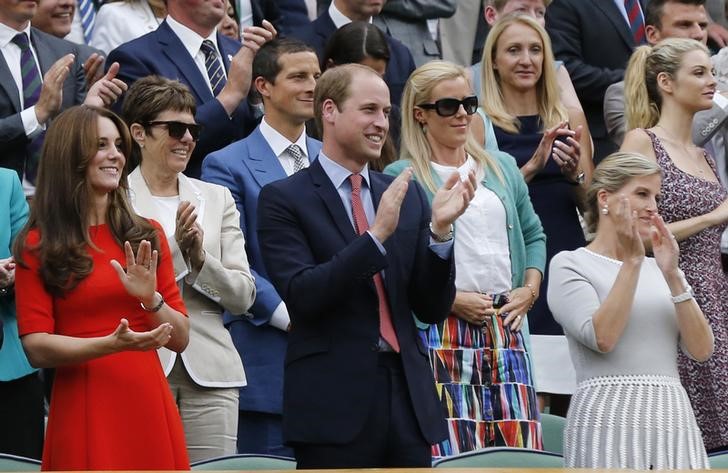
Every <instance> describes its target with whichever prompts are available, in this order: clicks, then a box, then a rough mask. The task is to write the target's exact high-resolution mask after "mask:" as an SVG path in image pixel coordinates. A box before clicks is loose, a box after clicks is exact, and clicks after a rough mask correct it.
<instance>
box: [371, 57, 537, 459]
mask: <svg viewBox="0 0 728 473" xmlns="http://www.w3.org/2000/svg"><path fill="white" fill-rule="evenodd" d="M477 106H478V103H477V99H476V98H475V96H474V94H473V90H472V87H471V84H470V80H469V78H468V75H467V73H466V71H465V69H463V68H462V67H460V66H456V65H454V64H451V63H448V62H444V61H433V62H430V63H427V64H425V65H423V66H421V67H420V68H418V69H417V70H415V71H414V72H413V73H412V75H411V76H410V78H409V80H408V81H407V85H406V86H405V89H404V94H403V96H402V152H401V156H402V159H401V160H400V161H397V162H396V163H393V164H391V165H390V166H388V167H387V168H386V169H385V172H386V173H388V174H392V175H397V174H399V173H401V172H402V171H403V170H404V169H405V168H406V167H410V166H411V167H412V168H413V169H414V176H415V178H416V179H417V180H418V181H419V182H420V183H421V184H422V185H423V187H424V188H425V190H426V192H428V194H429V196H430V197H432V195H433V194H434V193H435V191H436V190H437V188H438V187H439V186H440V185H441V184H442V182H444V181H445V180H446V179H447V178H448V177H449V176H450V175H451V174H452V173H454V172H458V173H460V175H461V176H462V178H463V179H465V178H466V176H467V175H468V174H469V173H470V172H474V173H475V175H476V176H477V177H478V179H477V180H478V187H477V189H476V192H475V197H474V198H473V200H472V201H471V203H470V206H469V207H468V209H467V210H466V211H465V213H464V214H463V215H462V216H461V217H460V218H458V220H457V221H456V222H455V226H454V232H453V233H454V239H455V247H454V248H455V265H456V279H455V286H456V287H457V293H456V296H455V302H454V304H453V307H452V314H451V315H450V316H449V317H448V318H447V319H446V320H445V321H444V322H442V323H440V324H436V325H432V326H429V327H427V326H425V327H424V330H423V332H422V335H423V339H424V340H425V342H426V343H427V345H428V347H429V350H430V360H431V362H432V369H433V372H434V375H435V382H436V383H437V385H438V392H439V393H440V396H441V400H442V405H443V407H444V408H445V409H444V411H443V415H444V416H445V417H446V419H447V422H448V424H449V425H448V431H449V432H450V438H449V439H448V440H446V441H444V442H442V443H440V444H437V445H435V446H434V447H433V456H435V457H443V456H448V455H454V454H458V453H463V452H467V451H472V450H477V449H480V448H484V447H491V446H496V445H501V446H512V447H528V448H537V449H540V448H542V441H541V426H540V424H539V421H538V408H537V407H538V406H537V405H536V393H535V390H534V388H533V380H532V377H531V372H530V360H529V353H528V346H529V343H528V332H527V331H526V330H521V328H522V327H523V326H524V325H523V324H524V321H525V315H526V311H527V310H528V309H529V307H530V306H531V305H532V304H533V303H534V301H535V300H536V299H537V298H538V290H539V287H540V284H541V276H542V274H543V271H544V266H545V263H546V249H545V241H544V240H545V236H544V234H543V231H542V228H541V222H540V221H539V219H538V217H537V216H536V214H535V213H534V211H533V208H532V207H531V202H530V200H529V199H528V190H527V188H526V184H525V182H524V181H523V177H522V176H521V174H520V172H519V170H518V167H516V163H515V161H514V160H513V158H512V157H511V156H509V155H508V154H506V153H503V152H500V151H493V152H488V151H486V150H484V149H483V147H482V145H480V144H479V143H478V142H477V140H476V139H475V138H474V137H473V134H472V133H471V123H472V120H473V117H474V116H475V113H476V109H477ZM415 315H416V314H415Z"/></svg>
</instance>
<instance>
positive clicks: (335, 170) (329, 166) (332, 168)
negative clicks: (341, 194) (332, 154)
mask: <svg viewBox="0 0 728 473" xmlns="http://www.w3.org/2000/svg"><path fill="white" fill-rule="evenodd" d="M318 159H319V163H321V167H322V168H324V172H325V173H326V175H327V176H329V179H330V180H331V182H332V183H333V184H334V187H336V188H337V189H339V188H340V187H341V185H342V184H343V183H344V182H347V183H348V182H349V176H351V175H352V174H354V173H353V172H351V171H349V170H348V169H346V168H345V167H344V166H342V165H341V164H339V163H337V162H336V161H333V160H332V159H331V158H329V157H328V156H326V155H325V154H324V153H323V151H322V152H320V153H319V157H318ZM359 174H361V176H362V177H363V178H364V181H365V182H366V183H367V188H371V186H370V185H369V164H367V165H365V166H364V169H362V170H361V171H360V172H359ZM349 192H351V184H349Z"/></svg>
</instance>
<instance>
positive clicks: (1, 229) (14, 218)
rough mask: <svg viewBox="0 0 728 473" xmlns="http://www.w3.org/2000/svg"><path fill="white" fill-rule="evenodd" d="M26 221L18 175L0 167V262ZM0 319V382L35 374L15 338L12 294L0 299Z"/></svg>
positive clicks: (26, 208)
mask: <svg viewBox="0 0 728 473" xmlns="http://www.w3.org/2000/svg"><path fill="white" fill-rule="evenodd" d="M27 219H28V204H27V203H26V201H25V196H24V195H23V187H22V185H21V184H20V179H18V174H17V173H16V172H15V171H13V170H10V169H2V168H0V259H5V258H7V257H9V256H10V249H11V245H12V243H13V240H14V239H15V236H16V235H17V234H18V232H19V231H20V229H21V228H23V225H25V221H26V220H27ZM0 317H1V318H2V321H3V324H2V325H3V327H2V330H3V332H4V335H5V336H4V339H5V340H4V342H3V345H2V348H0V381H11V380H13V379H18V378H20V377H23V376H25V375H28V374H30V373H32V372H33V371H35V369H34V368H33V367H31V366H30V363H28V359H27V358H26V357H25V352H24V351H23V346H22V345H21V344H20V338H18V323H17V321H16V319H15V297H13V295H12V293H11V294H8V295H6V296H0Z"/></svg>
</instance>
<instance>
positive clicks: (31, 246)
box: [15, 106, 189, 470]
mask: <svg viewBox="0 0 728 473" xmlns="http://www.w3.org/2000/svg"><path fill="white" fill-rule="evenodd" d="M130 149H131V140H130V137H129V133H128V131H127V127H126V125H125V124H124V122H123V121H122V120H121V119H120V118H119V117H118V116H116V115H115V114H113V113H111V112H109V111H107V110H104V109H101V108H95V107H90V106H79V107H73V108H71V109H69V110H67V111H65V112H64V113H62V114H61V115H59V116H58V118H56V120H55V121H54V123H53V125H52V126H51V127H50V128H49V130H48V132H47V134H46V137H45V144H44V148H43V158H42V159H41V162H40V167H39V174H38V180H37V189H36V195H35V198H34V200H33V206H32V210H31V215H30V219H29V221H28V224H27V225H26V227H25V228H24V229H23V231H22V232H21V233H20V235H19V237H18V238H17V240H16V246H15V255H16V259H17V261H18V266H17V269H16V297H17V310H18V325H19V333H20V336H21V337H22V342H23V346H24V348H25V350H26V353H27V354H28V358H29V360H30V362H31V364H33V365H34V366H37V367H46V368H48V367H53V368H56V377H55V382H54V385H53V391H52V395H51V407H50V413H49V418H48V427H47V430H46V441H45V447H44V451H43V465H42V467H43V469H44V470H142V469H143V470H187V469H189V460H188V458H187V450H186V448H185V440H184V432H183V429H182V423H181V421H180V417H179V414H178V413H177V408H176V407H175V403H174V400H173V399H172V396H171V393H170V390H169V387H168V386H167V380H166V379H165V377H164V373H163V372H162V368H161V366H160V363H159V360H158V357H157V353H156V349H157V348H159V347H161V346H166V347H167V348H170V349H172V350H174V351H177V352H181V351H182V350H184V348H185V347H186V346H187V341H188V329H189V323H188V320H187V317H186V316H185V315H184V313H185V308H184V304H183V303H182V299H181V297H180V294H179V291H178V289H177V286H176V284H175V279H174V272H173V269H172V260H171V258H170V257H169V248H168V246H167V241H166V238H164V236H163V234H162V233H160V232H161V228H160V227H159V226H158V225H157V224H154V223H150V222H149V221H146V220H144V219H142V218H140V217H138V216H137V215H135V214H134V212H133V211H132V210H131V208H130V206H129V204H128V202H127V197H126V195H127V183H126V176H127V173H126V170H125V167H124V165H125V163H126V158H125V156H127V155H128V154H129V151H130Z"/></svg>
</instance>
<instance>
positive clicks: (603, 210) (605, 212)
mask: <svg viewBox="0 0 728 473" xmlns="http://www.w3.org/2000/svg"><path fill="white" fill-rule="evenodd" d="M608 213H609V207H607V206H606V205H605V206H604V207H602V215H607V214H608Z"/></svg>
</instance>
